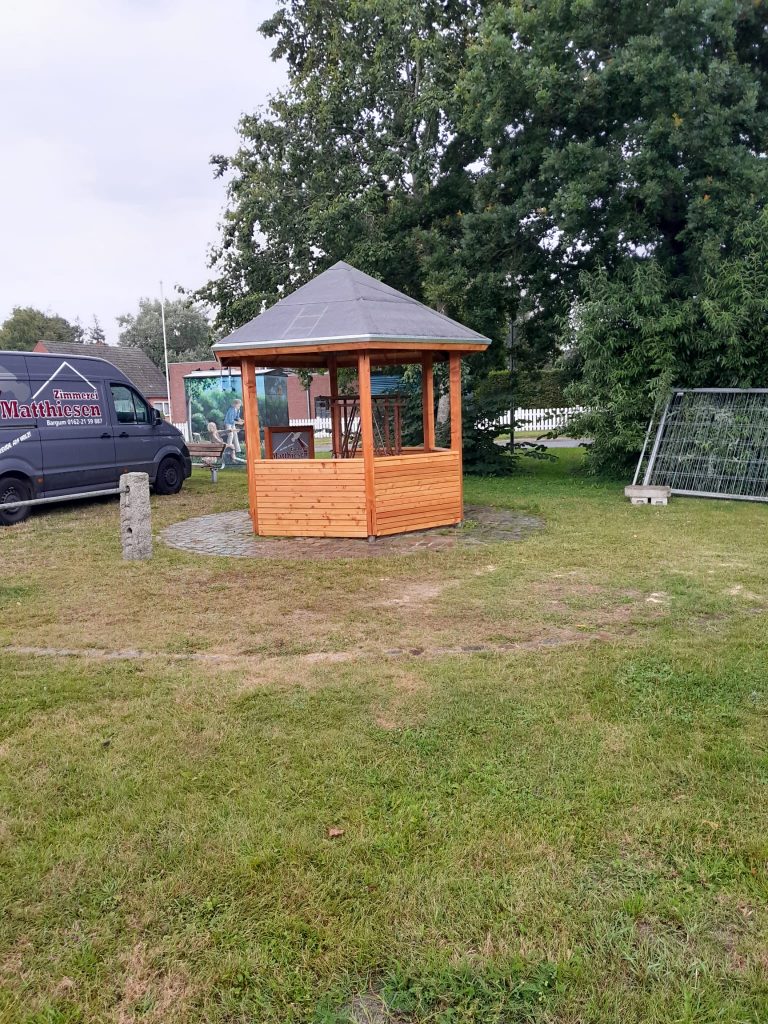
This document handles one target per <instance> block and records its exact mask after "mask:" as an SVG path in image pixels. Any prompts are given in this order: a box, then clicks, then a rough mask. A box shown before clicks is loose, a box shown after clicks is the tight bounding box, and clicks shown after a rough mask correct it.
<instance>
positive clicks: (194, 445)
mask: <svg viewBox="0 0 768 1024" xmlns="http://www.w3.org/2000/svg"><path fill="white" fill-rule="evenodd" d="M226 447H227V446H226V445H225V444H224V443H219V442H218V441H192V442H191V443H190V444H188V445H187V448H188V449H189V455H190V458H191V459H192V463H193V465H195V466H205V468H206V469H210V471H211V483H212V484H215V483H216V481H217V480H218V478H219V470H220V469H221V468H222V466H223V465H224V462H223V455H224V449H225V448H226Z"/></svg>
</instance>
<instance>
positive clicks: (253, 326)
mask: <svg viewBox="0 0 768 1024" xmlns="http://www.w3.org/2000/svg"><path fill="white" fill-rule="evenodd" d="M343 341H431V342H446V343H447V344H449V345H450V344H456V345H461V344H462V343H469V344H471V345H477V344H485V345H488V344H490V339H489V338H486V337H484V336H483V335H482V334H478V333H477V332H476V331H472V330H470V329H469V327H464V325H463V324H460V323H457V322H456V321H455V320H451V318H450V317H447V316H444V315H443V314H442V313H438V312H436V311H435V310H434V309H430V308H429V306H425V305H424V303H422V302H417V301H416V299H411V298H409V297H408V296H407V295H403V293H402V292H399V291H397V290H396V289H394V288H390V287H389V285H386V284H384V283H383V282H382V281H377V280H376V278H375V277H369V275H368V274H364V273H363V272H362V271H361V270H356V269H355V268H354V267H351V266H350V265H349V264H348V263H343V262H339V263H336V264H334V266H332V267H331V268H330V269H329V270H326V271H324V273H322V274H319V275H318V276H317V277H316V278H315V279H314V280H312V281H310V282H309V283H308V284H305V285H302V287H301V288H297V289H296V291H295V292H292V293H291V294H290V295H287V296H286V297H285V298H284V299H281V300H280V301H279V302H276V303H275V305H274V306H270V307H269V309H267V310H265V311H264V312H263V313H262V314H261V315H260V316H257V317H256V318H255V319H253V320H249V321H248V323H247V324H243V326H242V327H238V329H237V330H236V331H233V332H232V334H230V335H228V336H227V337H226V338H222V340H221V341H219V342H217V343H216V344H215V345H214V346H213V349H214V351H215V352H226V350H227V349H235V348H253V349H257V350H258V349H259V348H268V347H272V346H281V347H282V346H284V345H285V346H292V345H308V344H313V343H317V344H320V343H326V344H327V343H333V342H343Z"/></svg>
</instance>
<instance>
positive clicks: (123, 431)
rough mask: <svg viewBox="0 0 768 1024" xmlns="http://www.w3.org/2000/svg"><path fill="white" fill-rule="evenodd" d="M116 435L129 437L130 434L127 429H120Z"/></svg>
mask: <svg viewBox="0 0 768 1024" xmlns="http://www.w3.org/2000/svg"><path fill="white" fill-rule="evenodd" d="M117 436H118V437H130V436H131V435H130V434H129V433H128V431H127V430H121V431H120V433H119V434H118V435H117Z"/></svg>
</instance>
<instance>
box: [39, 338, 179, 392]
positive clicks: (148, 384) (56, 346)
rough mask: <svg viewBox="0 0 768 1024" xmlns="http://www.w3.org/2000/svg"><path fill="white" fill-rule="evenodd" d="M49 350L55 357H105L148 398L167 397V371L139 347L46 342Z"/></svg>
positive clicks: (45, 344) (42, 343)
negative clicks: (164, 371)
mask: <svg viewBox="0 0 768 1024" xmlns="http://www.w3.org/2000/svg"><path fill="white" fill-rule="evenodd" d="M39 344H41V345H44V346H45V349H46V351H47V352H50V353H52V354H53V355H56V356H97V357H98V358H99V359H106V360H107V362H108V363H112V365H113V366H116V367H117V368H118V370H121V371H122V372H123V373H124V374H125V376H126V377H127V378H128V380H130V381H132V383H133V384H135V385H136V387H137V388H138V389H139V391H140V392H141V393H142V395H146V396H148V397H149V398H167V397H168V385H167V384H166V383H165V374H164V373H163V371H162V370H160V369H158V367H157V366H155V364H154V363H153V362H152V360H151V359H150V358H149V356H148V355H146V354H145V353H144V352H142V350H141V349H140V348H132V347H131V346H129V345H83V344H79V343H78V342H75V341H45V339H43V341H41V342H39Z"/></svg>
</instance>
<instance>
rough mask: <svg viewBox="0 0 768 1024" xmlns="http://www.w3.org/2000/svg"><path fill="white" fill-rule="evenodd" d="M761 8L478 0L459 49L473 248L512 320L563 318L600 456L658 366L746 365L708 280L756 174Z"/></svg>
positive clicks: (639, 412)
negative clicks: (475, 187) (494, 274)
mask: <svg viewBox="0 0 768 1024" xmlns="http://www.w3.org/2000/svg"><path fill="white" fill-rule="evenodd" d="M765 23H766V11H765V5H764V4H763V3H751V2H750V3H741V2H732V0H680V2H678V3H665V2H659V0H656V2H650V3H643V4H636V3H625V4H616V3H614V2H612V0H566V2H563V0H542V2H539V3H536V4H528V3H523V2H512V3H498V4H496V5H494V7H493V9H492V10H491V11H490V12H489V14H488V17H487V18H486V19H485V21H484V24H483V27H482V32H481V34H480V39H479V41H478V42H477V44H476V45H475V48H474V51H473V59H472V60H471V61H470V62H469V63H468V69H467V71H466V73H465V75H464V77H463V80H462V82H461V89H462V91H463V95H464V97H465V105H464V110H465V120H466V127H467V130H470V131H476V132H477V133H479V134H480V135H481V137H482V139H483V142H484V144H485V145H486V146H487V153H488V157H487V159H488V173H487V174H486V175H484V176H483V178H482V182H481V184H480V186H479V188H480V190H481V191H482V193H483V196H484V205H483V209H482V211H481V210H480V209H479V207H478V211H477V212H476V214H475V216H474V218H473V224H472V232H473V233H474V234H475V235H476V236H477V237H478V239H479V241H478V244H477V247H476V251H477V253H478V260H482V261H483V262H484V263H485V265H487V266H489V267H490V268H492V267H493V266H494V264H496V263H499V264H500V263H501V262H502V260H503V257H504V255H505V252H506V251H507V249H508V247H509V246H510V245H512V247H513V251H514V252H515V253H516V256H515V260H514V261H515V262H517V265H518V272H519V273H520V275H521V284H522V286H523V291H524V294H525V302H526V303H527V305H528V308H529V309H530V310H532V311H533V313H534V318H533V322H532V328H533V327H534V326H535V324H536V322H537V321H544V322H545V323H546V322H548V323H549V324H551V323H552V320H553V316H552V315H549V316H548V314H554V317H557V316H559V317H560V320H561V323H564V324H565V325H566V331H565V334H566V336H567V338H568V340H569V341H570V342H571V344H572V345H574V346H576V347H577V349H578V351H579V355H580V358H581V359H582V361H583V368H584V378H583V381H582V383H581V385H580V386H579V387H577V388H576V389H575V390H574V392H573V394H574V396H575V397H576V398H578V400H579V401H580V402H581V403H582V404H588V405H590V406H591V407H592V408H593V410H594V412H593V414H592V416H591V417H590V419H589V427H590V429H592V430H594V431H595V432H596V441H597V443H596V445H595V448H594V454H595V457H596V462H598V463H600V464H601V465H604V466H608V465H611V466H613V467H619V466H621V467H622V468H623V467H624V466H625V464H626V460H627V456H628V455H629V454H630V453H633V452H634V451H636V448H637V444H638V441H639V438H640V435H641V431H642V426H641V425H642V424H643V422H644V421H645V420H647V417H648V414H649V412H650V406H652V404H653V399H654V397H655V396H656V395H657V394H658V393H659V391H660V390H661V389H663V387H665V386H666V385H668V384H670V383H676V384H678V385H682V384H692V383H693V382H699V383H706V384H708V385H719V384H737V383H738V384H745V383H747V382H749V381H751V380H753V379H754V376H755V363H754V359H753V356H754V349H753V346H752V342H751V341H750V340H749V339H748V336H749V333H750V331H749V329H747V330H742V331H741V332H739V331H737V330H735V329H734V328H733V317H734V316H735V315H736V312H735V311H736V307H735V305H733V304H731V303H730V302H729V300H727V299H726V298H725V296H724V295H723V294H722V291H723V289H725V291H727V292H728V294H729V295H732V288H731V286H729V285H726V284H725V279H724V275H725V274H726V272H729V273H733V274H734V277H735V279H738V278H739V277H741V276H742V274H746V273H747V266H748V264H749V262H750V261H752V260H753V259H754V256H755V252H756V250H755V249H754V248H750V246H751V245H753V244H754V243H755V242H756V241H757V235H755V234H752V235H751V236H748V234H745V227H746V226H748V225H750V224H753V223H754V222H755V219H756V218H758V215H759V213H760V210H761V209H762V205H763V202H764V197H765V195H766V186H768V177H767V171H766V160H765V152H766V149H767V148H768V131H767V129H768V121H767V118H766V113H767V102H768V97H767V96H766V89H765V86H766V74H768V43H767V41H766V38H767V37H766V32H765ZM516 225H517V226H518V227H519V230H517V232H516V229H515V226H516ZM486 241H488V243H489V244H486ZM505 247H507V248H505ZM526 249H527V252H528V255H526ZM535 250H538V255H537V256H534V255H533V253H534V251H535ZM729 254H730V257H729ZM729 258H730V260H731V266H730V267H726V262H725V261H726V260H727V259H729ZM733 260H736V261H744V260H746V261H747V262H746V263H743V264H742V263H740V262H737V265H736V266H734V265H733V263H732V261H733ZM738 267H741V269H738ZM747 276H748V275H747ZM718 296H719V297H718ZM752 312H754V304H753V305H752ZM751 324H752V331H753V334H760V333H761V331H762V323H761V322H755V321H751ZM586 426H587V424H586V422H585V428H586Z"/></svg>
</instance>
